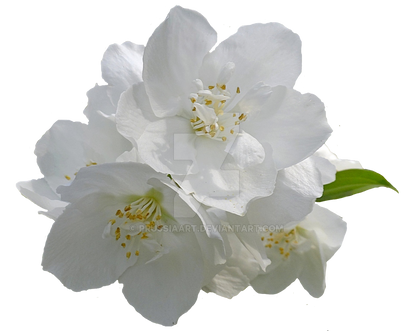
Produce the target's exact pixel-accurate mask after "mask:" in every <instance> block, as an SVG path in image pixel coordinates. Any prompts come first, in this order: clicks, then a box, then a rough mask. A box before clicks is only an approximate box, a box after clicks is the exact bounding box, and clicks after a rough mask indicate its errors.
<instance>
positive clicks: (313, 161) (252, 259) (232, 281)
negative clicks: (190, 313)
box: [204, 156, 335, 298]
mask: <svg viewBox="0 0 413 331" xmlns="http://www.w3.org/2000/svg"><path fill="white" fill-rule="evenodd" d="M334 174H335V169H334V167H333V166H332V165H331V164H330V163H329V162H328V161H327V160H325V159H322V158H320V157H316V156H312V157H310V158H308V159H306V160H304V161H302V162H300V163H299V164H296V165H294V166H291V167H289V168H286V169H283V170H281V171H279V173H278V176H277V182H276V185H275V189H274V193H273V194H272V195H271V196H269V197H265V198H261V199H257V200H254V201H253V202H251V204H250V207H249V209H248V212H247V213H246V215H244V216H242V217H241V216H237V215H234V214H230V213H227V214H226V215H224V216H222V215H221V216H220V218H221V219H222V220H224V222H225V223H226V224H228V226H229V227H231V226H232V229H234V232H233V233H230V234H229V235H228V242H229V244H230V246H231V251H232V255H231V256H230V257H229V258H227V262H226V264H225V267H224V268H223V270H221V271H220V272H219V273H218V274H217V275H216V276H215V277H214V278H213V279H212V280H211V282H210V283H209V284H208V285H207V286H205V288H204V289H205V290H206V291H212V292H215V293H216V294H218V295H220V296H224V297H228V298H230V297H233V296H235V295H237V294H238V293H239V292H240V291H242V290H244V289H245V288H246V287H248V286H249V285H250V282H251V280H253V279H255V278H256V277H257V276H258V275H259V274H260V273H264V272H265V271H266V270H269V269H270V268H272V267H273V263H274V262H273V261H272V260H271V254H269V255H268V254H267V253H268V248H270V246H272V245H273V244H274V243H273V242H272V239H271V238H273V237H272V236H273V235H275V234H276V233H277V232H279V231H283V229H284V228H289V227H292V226H294V225H296V224H298V223H299V222H300V221H301V220H303V219H304V218H305V217H306V216H307V215H308V214H309V213H310V212H311V211H312V209H313V207H314V203H315V200H316V198H318V197H319V196H321V194H322V192H323V184H325V179H326V178H331V177H334ZM215 212H216V213H217V211H215ZM248 226H249V228H248ZM245 229H246V230H247V231H245ZM267 236H269V238H270V239H269V240H268V239H265V238H266V237H267ZM270 263H271V264H272V266H271V265H270V266H268V265H269V264H270Z"/></svg>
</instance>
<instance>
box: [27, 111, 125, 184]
mask: <svg viewBox="0 0 413 331" xmlns="http://www.w3.org/2000/svg"><path fill="white" fill-rule="evenodd" d="M131 147H132V146H131V145H130V143H129V142H128V141H127V140H126V139H125V138H123V137H122V136H121V135H120V134H119V133H118V132H117V130H116V125H115V123H114V122H113V121H111V120H110V119H108V118H105V117H104V116H103V115H102V114H101V115H99V114H98V113H97V114H96V116H94V117H93V120H92V119H91V122H90V123H89V125H86V124H83V123H79V122H71V121H57V122H56V123H54V124H53V126H52V127H51V128H50V129H49V130H48V131H47V132H46V133H45V134H44V135H43V137H42V138H41V139H40V140H39V141H38V142H37V144H36V149H35V154H36V155H37V163H38V165H39V168H40V171H41V172H42V173H43V175H44V176H45V179H46V181H47V182H48V184H49V185H50V187H51V189H52V190H56V188H57V187H58V186H60V185H69V184H70V183H71V182H72V180H73V179H74V178H75V177H76V173H77V172H78V171H79V169H81V168H83V167H85V166H87V165H91V164H101V163H106V162H113V161H115V160H116V158H117V157H118V156H119V155H120V154H122V153H123V152H125V151H126V150H129V149H131Z"/></svg>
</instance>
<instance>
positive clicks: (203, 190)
mask: <svg viewBox="0 0 413 331" xmlns="http://www.w3.org/2000/svg"><path fill="white" fill-rule="evenodd" d="M199 141H203V142H202V144H204V143H205V146H206V147H207V146H214V145H215V144H213V143H216V142H215V141H212V140H211V139H200V140H199ZM197 146H198V157H197V161H198V166H199V173H198V174H194V175H187V176H175V177H174V179H176V180H177V182H178V183H179V185H180V186H181V187H182V188H183V189H184V190H185V191H186V193H188V194H189V193H193V194H194V197H195V198H196V199H197V200H198V201H200V202H201V203H203V204H205V205H207V206H211V207H216V208H219V209H223V210H226V211H228V212H230V213H234V214H237V215H242V214H245V212H246V210H247V208H248V203H249V202H250V201H251V200H252V199H256V198H257V197H265V196H269V195H271V194H272V192H273V190H274V185H275V177H276V170H275V168H274V163H273V160H272V157H271V151H270V149H269V148H267V147H265V146H264V148H265V155H266V157H265V159H264V161H263V162H262V163H260V164H257V165H255V166H251V167H249V168H247V169H240V168H238V167H237V165H236V162H235V161H234V159H233V158H232V156H231V155H229V154H227V155H226V156H225V154H226V153H225V152H224V151H222V150H219V149H215V150H213V151H211V149H209V152H208V148H202V150H201V149H200V147H201V146H202V145H200V144H198V145H197ZM201 157H202V159H201Z"/></svg>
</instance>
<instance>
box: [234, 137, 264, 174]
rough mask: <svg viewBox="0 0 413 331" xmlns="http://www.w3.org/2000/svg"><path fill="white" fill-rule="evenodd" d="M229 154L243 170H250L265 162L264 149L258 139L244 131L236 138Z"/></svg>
mask: <svg viewBox="0 0 413 331" xmlns="http://www.w3.org/2000/svg"><path fill="white" fill-rule="evenodd" d="M229 154H231V155H232V157H233V158H234V161H235V163H236V164H237V165H238V166H239V167H240V168H241V169H245V168H249V167H252V166H254V165H256V164H259V163H261V162H263V161H264V158H265V151H264V147H262V145H261V144H260V143H259V141H258V140H257V139H255V138H254V137H252V136H251V135H249V134H248V133H246V132H244V131H242V132H240V133H239V134H238V135H237V137H236V138H235V140H234V142H233V144H232V145H231V148H230V150H229Z"/></svg>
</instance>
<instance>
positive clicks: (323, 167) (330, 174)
mask: <svg viewBox="0 0 413 331" xmlns="http://www.w3.org/2000/svg"><path fill="white" fill-rule="evenodd" d="M311 158H312V159H313V160H314V161H315V164H316V167H317V169H318V171H319V172H320V175H321V181H322V182H323V185H326V184H329V183H332V182H334V181H335V179H336V167H335V166H334V165H333V164H332V163H331V162H330V161H328V160H327V159H325V158H323V157H319V156H317V155H316V154H314V155H313V156H311Z"/></svg>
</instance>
